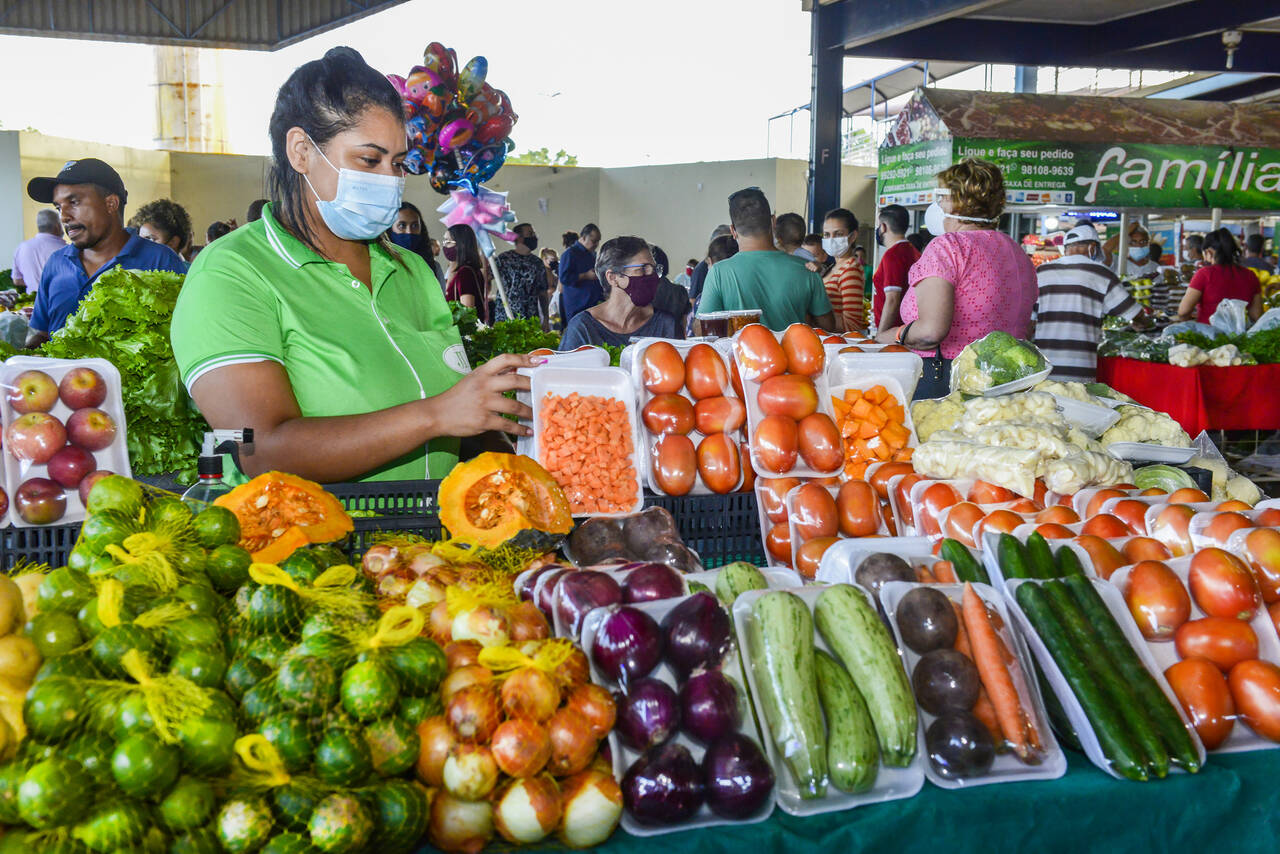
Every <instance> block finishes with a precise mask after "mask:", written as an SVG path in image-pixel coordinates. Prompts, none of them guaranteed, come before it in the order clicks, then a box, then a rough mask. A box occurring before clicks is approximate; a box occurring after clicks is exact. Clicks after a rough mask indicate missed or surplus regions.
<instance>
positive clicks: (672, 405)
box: [640, 393, 694, 436]
mask: <svg viewBox="0 0 1280 854" xmlns="http://www.w3.org/2000/svg"><path fill="white" fill-rule="evenodd" d="M640 420H641V421H643V422H644V428H645V429H646V430H648V431H649V432H650V433H652V434H653V435H655V436H661V435H662V434H664V433H679V434H681V435H684V434H685V433H688V432H689V431H690V430H692V429H693V425H694V411H693V404H692V403H690V402H689V398H687V397H685V396H683V395H679V394H669V393H668V394H655V395H654V396H653V397H652V398H650V399H649V402H648V403H646V404H645V405H644V409H641V410H640Z"/></svg>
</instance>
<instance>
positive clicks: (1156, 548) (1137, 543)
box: [1122, 537, 1173, 564]
mask: <svg viewBox="0 0 1280 854" xmlns="http://www.w3.org/2000/svg"><path fill="white" fill-rule="evenodd" d="M1122 552H1123V554H1124V562H1125V563H1127V564H1128V563H1139V562H1140V561H1144V560H1169V559H1170V558H1172V557H1173V552H1171V551H1169V547H1168V546H1166V545H1165V544H1164V543H1162V542H1160V541H1159V540H1153V539H1152V538H1151V537H1134V538H1133V539H1132V540H1129V542H1127V543H1125V544H1124V546H1123V548H1122Z"/></svg>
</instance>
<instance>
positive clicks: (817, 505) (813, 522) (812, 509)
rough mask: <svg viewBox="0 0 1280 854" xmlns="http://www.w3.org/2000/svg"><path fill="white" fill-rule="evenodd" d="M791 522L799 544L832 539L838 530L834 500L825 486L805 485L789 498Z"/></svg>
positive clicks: (837, 512)
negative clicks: (820, 538)
mask: <svg viewBox="0 0 1280 854" xmlns="http://www.w3.org/2000/svg"><path fill="white" fill-rule="evenodd" d="M791 520H792V523H793V525H794V526H795V530H796V536H797V537H799V538H800V541H801V542H804V541H806V540H812V539H813V538H814V537H834V536H835V535H836V533H837V532H838V531H839V530H840V514H839V511H838V509H837V507H836V499H835V498H833V497H832V496H831V493H830V492H828V491H827V488H826V487H825V486H818V485H817V484H815V483H806V484H804V485H803V486H801V487H800V488H799V489H797V490H796V491H795V493H794V494H793V495H792V496H791Z"/></svg>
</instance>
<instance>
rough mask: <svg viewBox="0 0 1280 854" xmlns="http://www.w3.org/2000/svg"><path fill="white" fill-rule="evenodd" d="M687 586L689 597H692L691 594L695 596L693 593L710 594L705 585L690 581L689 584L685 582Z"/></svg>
mask: <svg viewBox="0 0 1280 854" xmlns="http://www.w3.org/2000/svg"><path fill="white" fill-rule="evenodd" d="M687 586H688V588H689V595H690V596H692V595H693V594H695V593H710V592H711V590H710V589H708V587H707V585H705V584H703V583H702V582H701V581H690V582H687Z"/></svg>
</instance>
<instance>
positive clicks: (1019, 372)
mask: <svg viewBox="0 0 1280 854" xmlns="http://www.w3.org/2000/svg"><path fill="white" fill-rule="evenodd" d="M1049 367H1050V365H1049V361H1048V360H1047V359H1045V357H1044V354H1043V353H1041V352H1040V349H1039V348H1038V347H1036V345H1035V344H1032V343H1031V342H1029V341H1021V340H1019V339H1017V338H1014V337H1013V336H1012V335H1010V334H1009V333H1007V332H1000V331H996V332H991V333H988V334H987V335H985V336H983V337H982V338H979V339H978V340H977V341H974V342H972V343H971V344H969V345H967V346H966V347H965V348H964V349H963V350H961V351H960V354H959V355H958V356H956V358H955V360H954V361H953V362H952V364H951V390H952V391H960V392H964V393H966V394H982V393H983V392H984V391H986V390H987V389H991V388H996V387H998V386H1004V385H1008V384H1010V383H1014V382H1016V381H1018V380H1022V379H1025V378H1028V377H1031V376H1033V375H1035V374H1038V373H1040V372H1042V371H1044V370H1045V369H1046V368H1049Z"/></svg>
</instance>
